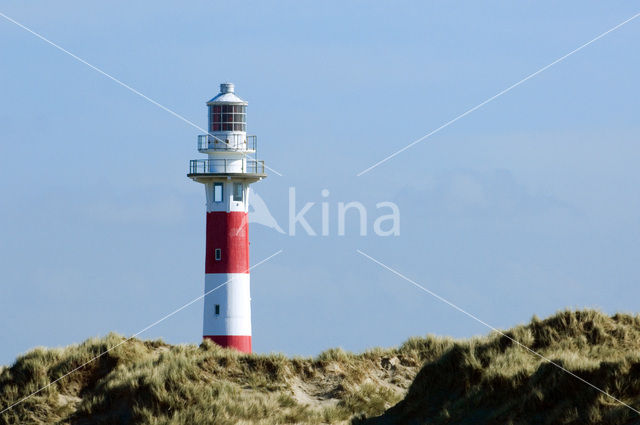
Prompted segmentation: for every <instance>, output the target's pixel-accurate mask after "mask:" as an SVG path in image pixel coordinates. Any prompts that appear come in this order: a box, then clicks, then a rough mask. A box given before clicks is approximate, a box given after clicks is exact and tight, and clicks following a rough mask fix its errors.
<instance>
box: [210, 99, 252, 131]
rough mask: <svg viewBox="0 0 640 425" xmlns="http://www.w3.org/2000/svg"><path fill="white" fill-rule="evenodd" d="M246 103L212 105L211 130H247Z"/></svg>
mask: <svg viewBox="0 0 640 425" xmlns="http://www.w3.org/2000/svg"><path fill="white" fill-rule="evenodd" d="M246 122H247V107H246V106H245V105H210V106H209V131H246V128H247V125H246V124H245V123H246Z"/></svg>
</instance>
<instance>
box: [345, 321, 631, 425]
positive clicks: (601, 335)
mask: <svg viewBox="0 0 640 425" xmlns="http://www.w3.org/2000/svg"><path fill="white" fill-rule="evenodd" d="M507 334H508V335H509V336H510V337H512V338H514V339H515V340H517V341H519V342H520V343H522V344H524V345H526V346H528V347H530V348H532V349H533V350H536V351H538V352H539V353H541V354H542V355H544V356H545V357H547V358H549V359H551V360H552V361H553V362H555V363H558V364H559V365H561V366H562V367H564V368H566V369H568V370H570V371H571V372H573V373H575V374H576V375H578V376H580V377H582V378H583V379H585V380H587V381H588V382H591V383H592V384H594V385H596V386H597V387H599V388H601V389H603V390H604V391H606V392H608V393H609V394H611V395H613V396H614V397H616V398H618V399H620V400H622V401H623V402H625V403H627V404H629V405H631V406H632V407H634V408H635V409H637V410H640V317H638V316H629V315H622V314H617V315H614V316H612V317H610V316H607V315H604V314H602V313H599V312H597V311H592V310H587V311H575V312H573V311H564V312H560V313H557V314H556V315H554V316H552V317H550V318H548V319H546V320H544V321H541V320H539V319H537V318H535V317H534V319H533V320H532V321H531V323H530V324H528V325H526V326H518V327H516V328H513V329H511V330H510V331H508V332H507ZM354 422H356V423H368V424H385V423H394V424H408V423H425V424H445V423H447V424H541V425H543V424H554V425H555V424H611V425H613V424H637V423H640V415H638V414H637V413H634V412H633V411H632V410H630V409H628V408H627V407H625V406H623V405H621V404H620V403H617V402H615V401H614V400H612V399H611V398H609V397H607V396H605V395H603V394H602V393H600V392H598V391H597V390H595V389H593V388H591V387H589V386H588V385H586V384H584V383H583V382H580V381H579V380H578V379H576V378H575V377H572V376H571V375H569V374H567V373H566V372H563V371H562V370H560V369H558V368H557V367H555V366H553V365H551V364H550V363H548V362H546V361H544V360H543V359H541V358H539V357H537V356H535V355H533V354H531V353H529V352H527V351H526V350H525V349H523V348H522V347H520V346H518V345H517V344H515V343H513V342H512V341H510V340H509V339H508V338H505V337H504V336H501V335H499V334H494V335H490V336H488V337H486V338H479V339H473V340H469V341H465V342H458V343H456V344H454V345H453V346H452V347H451V349H449V350H448V351H447V352H446V353H445V354H444V355H443V356H441V357H440V358H438V359H436V360H434V361H431V362H427V363H426V364H425V365H424V367H423V368H422V369H421V370H420V373H419V374H418V375H417V377H416V378H415V380H414V382H413V384H412V385H411V387H410V388H409V391H408V394H407V396H406V397H405V399H404V400H403V401H402V402H400V403H398V404H397V405H396V406H395V407H393V408H392V409H389V410H388V411H387V412H386V413H385V414H384V415H383V416H382V417H380V418H373V419H368V420H367V419H363V420H356V421H354Z"/></svg>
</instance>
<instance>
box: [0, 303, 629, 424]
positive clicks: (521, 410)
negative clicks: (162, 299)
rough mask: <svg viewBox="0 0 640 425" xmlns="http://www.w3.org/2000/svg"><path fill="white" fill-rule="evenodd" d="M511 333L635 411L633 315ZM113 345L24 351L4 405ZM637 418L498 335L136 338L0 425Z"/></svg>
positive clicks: (1, 381) (581, 314)
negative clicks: (315, 350)
mask: <svg viewBox="0 0 640 425" xmlns="http://www.w3.org/2000/svg"><path fill="white" fill-rule="evenodd" d="M508 333H509V335H510V336H512V337H513V338H515V339H516V340H518V341H520V342H522V343H523V344H525V345H527V346H529V347H531V348H532V349H535V350H538V351H540V352H541V353H542V354H544V355H545V356H548V357H549V358H552V359H553V360H554V361H556V362H558V363H560V364H562V365H563V366H564V367H566V368H568V369H570V370H571V371H574V372H575V373H577V374H578V375H580V376H582V377H584V378H585V379H587V380H589V381H590V382H593V383H594V384H595V385H598V386H600V387H601V388H603V389H604V390H606V391H608V392H611V393H612V394H613V395H614V396H616V397H618V398H621V399H622V400H624V401H625V402H627V403H629V404H631V405H633V406H635V407H636V408H640V318H638V317H637V316H636V317H633V316H628V315H615V316H612V317H609V316H606V315H604V314H601V313H598V312H595V311H577V312H569V311H566V312H561V313H558V314H556V315H554V316H552V317H550V318H549V319H546V320H544V321H541V320H539V319H537V318H534V319H533V320H532V322H531V323H530V324H528V325H526V326H518V327H516V328H513V329H511V330H510V331H508ZM122 340H123V337H122V336H119V335H115V334H110V335H108V336H106V337H104V338H100V339H90V340H87V341H85V342H84V343H82V344H79V345H74V346H70V347H67V348H64V349H44V348H37V349H34V350H32V351H30V352H28V353H26V354H25V355H23V356H21V357H19V358H18V359H17V360H16V362H15V363H14V364H13V365H12V366H10V367H1V368H0V406H2V408H4V407H5V406H7V405H9V404H11V403H12V402H14V401H16V400H18V399H20V398H21V397H24V396H25V395H28V394H29V393H31V392H33V391H35V390H37V389H38V388H40V387H42V386H44V385H46V384H48V383H50V382H52V381H53V380H55V379H56V378H58V377H60V376H62V375H63V374H65V373H66V372H68V371H70V370H72V369H73V368H75V367H77V366H78V365H80V364H82V363H83V362H85V361H87V360H89V359H90V358H92V357H93V356H95V355H97V354H99V353H101V352H102V351H104V350H106V349H107V348H109V347H112V346H114V345H116V344H118V343H119V342H121V341H122ZM416 375H417V376H416ZM414 378H415V379H414ZM407 390H408V392H407ZM394 405H395V407H394ZM378 415H382V416H380V417H379V418H376V416H378ZM367 418H370V419H367ZM634 418H636V419H637V415H636V416H634V415H633V412H632V411H630V410H628V409H626V408H624V407H622V406H620V405H619V404H616V403H615V402H612V401H611V400H610V399H607V398H606V397H605V396H603V395H601V394H599V393H598V392H597V391H595V390H593V389H591V388H589V387H588V386H586V385H585V384H583V383H581V382H579V381H577V380H576V379H575V378H573V377H571V376H569V375H567V374H565V373H563V372H562V371H560V370H558V369H557V368H555V367H553V366H551V365H549V364H548V363H545V362H544V361H542V360H541V359H539V358H538V357H535V356H533V355H531V354H530V353H528V352H526V351H525V350H523V349H522V348H520V347H518V346H517V345H515V344H513V343H512V342H511V341H509V340H508V339H507V338H504V337H502V336H500V335H489V336H487V337H484V338H474V339H471V340H464V341H454V340H452V339H448V338H437V337H433V336H427V337H424V338H412V339H410V340H408V341H407V342H406V343H404V344H403V345H402V346H400V347H398V348H396V349H373V350H369V351H366V352H364V353H361V354H353V353H348V352H345V351H343V350H340V349H331V350H328V351H326V352H324V353H322V354H320V355H319V356H317V357H316V358H300V357H294V358H287V357H284V356H282V355H279V354H271V355H244V354H240V353H237V352H234V351H232V350H225V349H221V348H219V347H217V346H216V345H214V344H212V343H210V342H204V343H203V344H201V345H200V346H193V345H179V346H170V345H168V344H165V343H163V342H162V341H140V340H132V341H130V342H127V343H126V344H123V345H121V346H120V347H118V348H116V349H114V350H113V351H111V352H109V353H108V354H106V355H104V356H102V357H100V359H98V360H97V361H95V362H93V363H91V364H90V365H88V366H86V367H85V368H83V369H81V370H80V371H78V372H76V373H74V374H72V375H70V376H69V377H67V378H65V379H63V380H61V381H60V382H59V383H56V384H54V385H52V386H51V387H49V388H47V389H46V390H44V391H42V392H41V393H39V394H37V395H36V396H34V397H32V398H30V399H28V400H27V401H25V402H23V403H21V404H20V405H18V406H16V407H15V408H13V409H11V410H9V411H8V412H6V413H4V414H2V415H0V424H18V423H20V424H24V423H29V424H35V423H38V424H40V423H59V424H114V423H118V424H128V423H131V424H175V425H179V424H236V423H240V424H242V423H244V424H249V423H251V424H282V423H305V424H319V423H349V422H351V421H353V422H355V423H360V422H365V423H366V422H371V423H409V422H411V423H429V424H443V423H455V424H467V423H468V424H471V423H474V424H476V423H491V424H493V423H495V424H578V423H580V424H588V423H594V424H595V423H598V424H628V423H631V422H629V421H630V420H632V419H634Z"/></svg>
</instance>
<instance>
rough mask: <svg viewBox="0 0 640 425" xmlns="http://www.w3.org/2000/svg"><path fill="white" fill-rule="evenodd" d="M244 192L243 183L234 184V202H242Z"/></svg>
mask: <svg viewBox="0 0 640 425" xmlns="http://www.w3.org/2000/svg"><path fill="white" fill-rule="evenodd" d="M242 192H243V187H242V183H234V184H233V200H234V201H237V202H242Z"/></svg>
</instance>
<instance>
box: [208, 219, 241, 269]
mask: <svg viewBox="0 0 640 425" xmlns="http://www.w3.org/2000/svg"><path fill="white" fill-rule="evenodd" d="M248 219H249V217H248V214H247V213H245V212H235V211H232V212H220V211H214V212H208V213H207V248H206V253H205V254H206V258H205V273H249V220H248ZM216 249H220V253H221V258H220V260H216V257H215V255H216V253H215V251H216Z"/></svg>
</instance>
